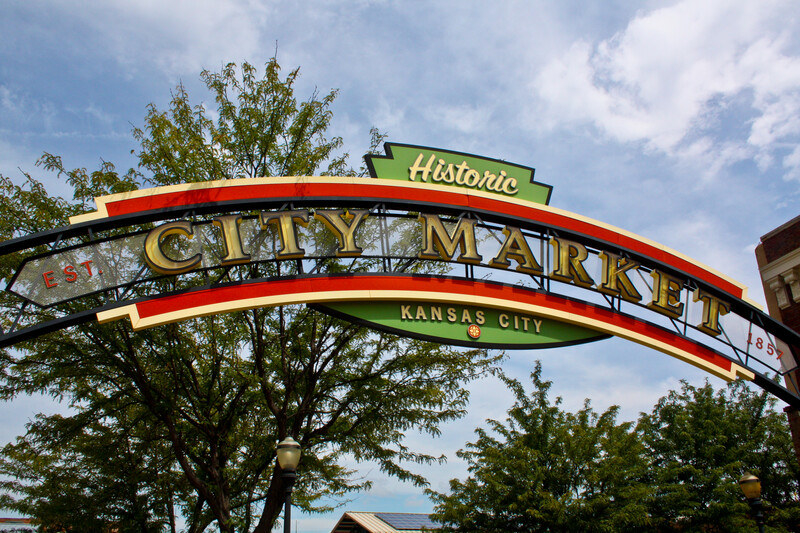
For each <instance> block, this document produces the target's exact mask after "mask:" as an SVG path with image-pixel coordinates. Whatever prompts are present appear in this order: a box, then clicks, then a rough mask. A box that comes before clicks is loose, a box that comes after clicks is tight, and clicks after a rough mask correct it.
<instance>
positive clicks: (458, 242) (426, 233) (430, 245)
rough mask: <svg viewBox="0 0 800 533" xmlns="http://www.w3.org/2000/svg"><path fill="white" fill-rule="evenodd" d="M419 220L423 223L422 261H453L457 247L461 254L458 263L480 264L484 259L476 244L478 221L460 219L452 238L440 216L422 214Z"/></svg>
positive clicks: (420, 256) (420, 254) (420, 255)
mask: <svg viewBox="0 0 800 533" xmlns="http://www.w3.org/2000/svg"><path fill="white" fill-rule="evenodd" d="M419 220H420V222H422V252H420V253H419V258H420V259H444V260H445V261H448V260H451V259H452V258H453V255H455V253H456V247H457V246H460V249H461V254H460V255H459V256H458V258H457V259H456V261H459V262H461V263H470V264H478V263H480V262H481V260H482V259H483V257H481V256H480V255H478V247H477V244H476V243H475V223H476V222H477V221H476V220H474V219H470V218H461V219H459V221H458V224H456V227H455V229H454V230H453V234H452V236H451V235H450V233H448V231H447V230H446V229H445V227H444V224H442V220H441V219H440V218H439V217H438V215H428V214H424V213H422V214H420V215H419Z"/></svg>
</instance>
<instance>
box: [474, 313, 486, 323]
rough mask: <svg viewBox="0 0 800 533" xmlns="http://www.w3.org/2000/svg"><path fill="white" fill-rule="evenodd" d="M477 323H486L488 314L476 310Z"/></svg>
mask: <svg viewBox="0 0 800 533" xmlns="http://www.w3.org/2000/svg"><path fill="white" fill-rule="evenodd" d="M475 323H476V324H478V325H479V326H482V325H484V324H485V323H486V315H485V314H484V312H483V311H475Z"/></svg>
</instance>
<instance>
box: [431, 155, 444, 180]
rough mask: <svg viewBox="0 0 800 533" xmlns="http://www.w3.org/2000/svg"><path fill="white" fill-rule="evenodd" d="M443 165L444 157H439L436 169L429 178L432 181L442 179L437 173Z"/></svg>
mask: <svg viewBox="0 0 800 533" xmlns="http://www.w3.org/2000/svg"><path fill="white" fill-rule="evenodd" d="M443 166H444V159H440V160H439V164H438V165H436V169H435V170H434V171H433V177H432V178H431V180H432V181H442V178H440V177H439V173H440V172H441V171H442V167H443Z"/></svg>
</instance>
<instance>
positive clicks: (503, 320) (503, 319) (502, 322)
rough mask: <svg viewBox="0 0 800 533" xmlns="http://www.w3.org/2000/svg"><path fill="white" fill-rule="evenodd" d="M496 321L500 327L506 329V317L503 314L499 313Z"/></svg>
mask: <svg viewBox="0 0 800 533" xmlns="http://www.w3.org/2000/svg"><path fill="white" fill-rule="evenodd" d="M497 321H498V322H499V323H500V327H501V328H503V329H505V328H507V327H508V324H509V322H508V315H507V314H505V313H500V316H499V317H497Z"/></svg>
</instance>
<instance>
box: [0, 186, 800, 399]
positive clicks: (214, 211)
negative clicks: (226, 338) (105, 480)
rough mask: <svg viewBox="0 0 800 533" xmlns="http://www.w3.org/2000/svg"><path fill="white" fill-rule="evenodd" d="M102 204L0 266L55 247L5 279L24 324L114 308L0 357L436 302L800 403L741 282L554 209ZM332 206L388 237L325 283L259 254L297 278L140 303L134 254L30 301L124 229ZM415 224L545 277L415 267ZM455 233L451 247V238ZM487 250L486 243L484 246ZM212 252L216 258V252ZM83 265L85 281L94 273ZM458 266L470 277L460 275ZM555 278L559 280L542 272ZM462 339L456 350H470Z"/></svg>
mask: <svg viewBox="0 0 800 533" xmlns="http://www.w3.org/2000/svg"><path fill="white" fill-rule="evenodd" d="M96 201H97V211H96V212H92V213H87V214H85V215H80V216H78V217H74V218H73V219H71V221H70V222H71V224H70V225H69V226H66V227H62V228H56V229H53V230H50V231H47V232H43V233H38V234H35V235H29V236H23V237H19V238H17V239H13V240H9V241H5V242H3V243H0V254H2V255H5V254H10V253H14V252H25V251H28V250H31V251H32V250H33V249H34V248H37V247H41V246H42V245H50V246H51V248H52V249H51V250H50V251H48V252H45V253H44V254H38V255H33V253H32V252H31V253H30V254H29V255H28V256H27V257H25V259H24V261H23V262H22V263H21V264H20V268H19V269H18V271H17V274H16V275H15V276H14V278H13V279H12V280H10V282H9V287H8V291H9V294H10V295H14V296H13V297H15V298H17V299H18V312H19V315H20V316H22V315H23V314H24V311H25V309H28V308H30V307H31V306H33V307H42V308H48V309H51V310H56V311H58V310H59V306H60V304H62V303H64V302H67V301H69V302H72V303H81V302H82V301H83V297H84V296H87V295H92V294H98V293H100V294H109V295H111V294H112V293H116V294H118V295H119V296H118V298H117V299H115V300H113V299H111V301H108V302H107V303H105V304H104V305H102V306H100V307H87V308H84V309H81V310H80V311H78V312H76V313H69V314H65V315H64V316H61V317H59V318H56V319H50V320H45V321H42V322H25V320H21V321H16V320H15V321H13V322H14V325H12V326H11V327H10V328H9V329H8V330H7V331H5V332H3V333H2V335H0V346H11V345H13V344H16V343H19V342H22V341H26V340H31V339H34V338H36V337H37V336H39V335H42V334H45V333H48V332H52V331H56V330H58V329H63V328H66V327H70V326H74V325H77V324H80V323H84V322H87V321H93V320H99V321H101V322H103V321H109V320H117V319H120V318H128V319H130V321H131V324H132V326H133V327H134V329H138V328H143V327H152V326H156V325H159V324H164V323H168V322H172V321H177V320H184V319H188V318H191V317H196V316H201V315H209V314H216V313H222V312H230V311H235V310H241V309H248V308H254V307H261V306H276V305H284V304H293V303H306V304H314V305H321V306H325V305H328V304H330V303H334V302H342V301H351V302H365V301H375V300H379V301H389V302H405V301H410V300H413V301H415V302H419V305H425V306H432V305H446V304H447V302H453V301H458V302H461V303H463V304H469V305H473V306H476V307H483V308H488V309H494V310H498V312H512V311H520V310H522V311H524V312H526V313H528V314H530V315H531V316H541V317H545V318H548V319H550V320H554V321H557V322H560V323H565V324H572V325H576V326H580V327H583V328H588V329H590V330H592V331H593V332H595V333H596V337H595V338H604V337H607V336H609V335H615V336H620V337H623V338H627V339H629V340H632V341H634V342H637V343H640V344H643V345H646V346H649V347H651V348H653V349H656V350H658V351H661V352H663V353H667V354H669V355H672V356H674V357H677V358H679V359H681V360H684V361H686V362H689V363H690V364H693V365H695V366H698V367H700V368H703V369H704V370H706V371H708V372H710V373H713V374H715V375H717V376H719V377H722V378H723V379H726V380H732V379H736V378H744V379H748V380H752V381H754V382H755V383H756V384H758V385H759V386H761V387H763V388H764V389H766V390H768V391H769V392H771V393H772V394H774V395H776V396H778V397H779V398H781V399H782V400H784V401H785V402H787V403H789V404H790V405H793V406H797V407H800V396H798V394H797V387H796V386H795V385H794V384H793V383H792V382H791V380H790V381H789V385H787V386H785V385H784V384H783V383H781V382H780V381H778V380H776V379H774V378H775V377H776V376H787V377H789V378H791V377H792V376H793V371H794V370H795V368H796V364H795V362H794V354H795V353H797V348H798V347H800V335H798V334H797V333H796V332H794V331H793V330H791V329H789V328H787V327H786V326H784V325H783V324H781V323H779V322H777V321H775V320H773V319H772V318H771V317H769V316H768V315H766V314H765V313H763V312H762V311H760V310H759V309H758V308H757V307H756V306H755V305H753V304H752V303H751V302H749V301H748V300H747V298H746V289H745V287H744V286H742V285H741V284H739V283H737V282H735V281H733V280H731V279H730V278H728V277H726V276H724V275H722V274H720V273H718V272H716V271H714V270H713V269H711V268H708V267H706V266H704V265H701V264H699V263H697V262H696V261H693V260H692V259H690V258H688V257H686V256H684V255H682V254H680V253H678V252H675V251H673V250H669V249H667V248H665V247H663V246H661V245H659V244H657V243H654V242H652V241H650V240H648V239H645V238H642V237H639V236H636V235H634V234H631V233H629V232H626V231H624V230H620V229H618V228H614V227H613V226H609V225H607V224H604V223H601V222H598V221H594V220H591V219H588V218H586V217H582V216H580V215H577V214H574V213H570V212H567V211H563V210H560V209H557V208H553V207H549V206H546V205H542V204H539V203H535V202H530V201H523V200H517V199H513V198H506V197H502V196H499V195H496V194H491V193H487V192H483V191H476V190H469V189H465V188H459V187H453V186H447V185H441V184H434V183H417V182H403V181H393V180H385V179H364V178H336V177H283V178H259V179H248V180H228V181H222V182H206V183H193V184H185V185H176V186H168V187H161V188H155V189H146V190H139V191H133V192H130V193H124V194H118V195H111V196H106V197H101V198H97V199H96ZM325 208H337V209H365V210H367V211H369V216H370V217H372V219H373V220H376V221H378V222H377V224H378V226H380V227H385V228H386V229H385V230H381V231H382V232H381V233H380V238H379V240H380V245H377V244H376V245H375V247H374V249H373V250H367V251H365V252H363V253H362V254H361V255H359V256H352V255H351V256H350V257H351V259H348V261H352V265H353V268H352V270H351V271H350V272H344V273H328V272H325V266H324V265H325V264H326V262H327V261H330V260H331V259H333V258H336V257H337V256H338V257H341V256H340V255H339V254H337V253H335V252H331V251H328V252H325V251H320V250H317V251H315V252H310V253H305V252H304V253H303V254H302V255H299V256H298V254H295V255H294V256H292V257H278V256H274V257H269V258H264V257H262V258H260V259H259V258H255V257H254V258H252V261H253V262H262V263H265V264H266V263H270V264H277V263H281V262H285V263H287V264H292V265H294V267H295V270H294V271H293V272H292V273H291V275H290V276H272V277H268V278H256V279H247V280H240V281H233V280H232V279H231V278H230V277H229V276H227V273H228V272H229V271H230V269H235V268H237V264H228V265H225V264H222V263H224V262H222V263H220V262H219V261H217V262H216V263H215V262H214V260H210V259H209V261H208V262H207V263H206V262H204V263H202V264H200V265H198V266H197V268H196V270H197V271H200V272H204V273H206V274H207V275H208V274H213V275H214V277H215V278H216V279H212V276H211V275H208V276H207V277H208V282H207V283H196V284H195V285H196V286H187V287H186V288H184V289H182V290H180V291H178V292H175V293H172V294H161V293H157V292H153V293H147V294H145V295H144V296H143V295H142V293H141V291H139V294H137V296H136V297H126V296H125V295H126V291H128V290H129V289H131V288H134V287H137V288H141V287H142V286H144V285H145V284H147V283H150V282H152V280H154V279H158V277H159V274H157V273H154V272H152V271H151V270H148V269H147V268H145V267H144V266H142V267H139V265H140V264H141V261H139V263H137V262H136V261H137V260H139V259H141V258H139V259H137V258H136V257H134V258H133V259H131V261H133V262H132V265H133V267H132V271H133V270H135V271H136V272H135V274H132V275H131V277H130V278H128V279H116V280H111V281H108V282H106V281H104V282H103V283H101V284H99V285H91V286H88V288H87V289H86V290H84V291H83V292H81V291H74V292H73V293H70V294H69V295H68V297H64V298H61V299H59V298H54V300H53V301H44V300H42V301H37V300H36V298H38V297H39V296H36V297H33V296H31V295H32V294H36V295H42V294H44V295H47V294H53V293H54V292H55V291H52V290H51V289H53V288H55V287H56V285H58V283H59V282H58V281H56V278H55V277H54V276H55V274H53V272H58V273H59V274H60V275H62V276H63V275H66V276H68V278H69V277H71V276H75V277H77V274H76V273H75V270H74V265H75V264H76V261H78V260H77V259H74V258H75V257H77V256H80V255H81V254H85V253H88V252H87V250H88V249H90V248H91V249H93V250H95V249H98V248H101V247H102V246H106V245H108V246H109V247H111V246H113V245H116V244H120V243H123V242H125V243H128V242H133V241H130V239H144V238H145V235H147V234H148V233H147V232H146V231H145V230H139V232H135V233H127V234H122V235H119V234H118V233H119V230H120V229H123V228H127V227H131V226H137V225H141V224H145V223H151V222H160V221H175V220H176V219H177V220H183V221H185V227H189V228H192V227H195V228H203V227H208V228H211V227H212V226H213V223H212V221H211V220H209V217H213V216H217V218H218V217H219V216H220V215H222V216H224V215H231V214H241V218H242V219H244V220H245V221H251V222H252V226H253V227H254V228H255V227H257V226H258V220H263V218H264V217H263V216H261V217H260V218H259V215H253V214H252V213H254V212H259V213H269V215H270V216H273V217H275V216H281V215H280V214H281V213H287V212H293V213H294V212H299V213H301V215H297V216H303V215H302V213H303V212H311V211H312V210H314V209H316V210H317V211H323V210H324V209H325ZM411 213H414V214H416V213H422V214H430V215H432V216H435V217H437V218H438V217H439V216H440V215H441V216H445V217H449V218H448V219H447V220H450V221H452V222H453V224H457V223H458V221H460V220H465V219H466V220H470V221H474V223H473V225H472V226H470V227H473V226H474V227H475V228H477V229H476V230H475V231H478V232H479V233H481V235H483V237H485V240H486V241H487V242H489V241H492V239H495V240H496V241H497V242H501V241H502V240H503V237H501V236H500V234H501V233H502V234H505V235H506V239H508V234H511V233H512V232H513V228H518V229H519V230H520V235H522V236H523V237H524V239H526V242H528V243H533V246H531V248H532V249H535V248H536V244H538V245H539V253H538V256H537V257H536V259H537V260H538V261H539V262H540V263H541V264H542V265H544V267H543V268H542V271H541V272H536V273H530V272H524V271H522V272H517V271H518V270H520V268H519V267H520V265H517V267H516V270H517V271H515V269H514V268H509V265H503V264H501V263H502V261H495V262H494V264H493V262H492V261H491V260H490V261H475V260H472V261H469V260H463V259H460V258H457V257H455V255H456V252H457V250H458V246H461V250H462V252H463V247H464V246H465V241H460V242H456V243H455V244H456V246H454V248H453V253H450V254H449V256H448V254H447V253H444V252H441V251H440V252H439V255H440V257H438V258H436V259H433V258H432V257H426V258H423V259H420V257H421V256H420V254H417V253H406V254H399V255H398V254H396V253H392V250H390V248H391V247H390V246H389V243H388V241H389V239H390V238H391V237H392V235H391V231H390V230H389V229H388V227H389V225H390V224H397V225H398V226H402V225H403V224H406V226H403V227H405V228H407V227H408V224H411V225H418V224H420V223H422V224H423V226H424V224H425V221H424V220H422V221H421V222H417V221H416V220H415V219H414V218H410V217H411V216H412V215H411ZM203 217H205V218H203ZM290 222H291V220H290ZM238 223H239V222H238V221H237V224H238ZM237 227H238V226H237ZM295 229H297V228H295ZM112 230H113V231H114V232H116V233H115V235H114V236H113V237H112V236H110V235H105V233H106V232H111V231H112ZM197 231H200V229H198V230H197ZM208 231H211V230H210V229H209V230H208ZM204 235H210V233H207V234H204ZM447 235H448V236H451V237H453V239H455V237H454V236H453V234H447ZM125 239H129V240H127V241H126V240H125ZM198 240H199V239H198ZM478 241H480V242H484V241H481V238H480V236H479V238H478ZM136 242H137V243H138V242H139V241H136ZM506 242H508V241H507V240H506ZM565 243H570V244H569V245H570V246H572V244H574V245H575V249H578V248H584V249H585V250H587V254H588V256H589V259H586V261H587V264H588V263H590V262H591V261H595V262H599V259H597V258H598V257H608V256H609V255H613V256H616V257H620V258H624V259H625V260H627V261H631V262H635V263H636V264H637V265H638V271H639V276H640V279H637V280H635V284H636V286H637V287H639V288H640V289H641V290H640V292H643V293H644V292H645V291H646V290H648V289H649V290H650V291H651V292H652V293H653V294H654V296H653V299H654V300H655V298H656V296H655V293H656V292H657V290H656V289H657V287H656V283H657V280H658V279H659V278H658V277H657V276H656V274H658V275H659V276H664V277H666V278H669V279H673V280H680V283H679V285H680V286H679V287H673V289H674V290H673V293H674V294H675V295H678V296H677V298H678V299H677V300H673V301H672V302H671V306H672V307H674V308H675V309H677V308H678V304H680V307H681V308H683V307H684V306H685V308H686V312H685V313H683V314H681V315H679V316H670V315H668V314H665V313H664V312H663V308H662V309H660V310H659V309H657V308H655V310H654V306H653V305H652V302H651V303H650V304H646V303H641V302H637V301H632V300H631V298H625V297H624V295H623V294H616V295H615V294H613V293H611V294H610V293H609V292H608V291H606V292H603V291H598V290H597V287H595V286H588V284H587V283H585V282H583V283H582V282H581V279H580V278H579V276H578V277H575V276H574V277H573V278H572V279H568V278H566V279H565V278H564V276H563V275H562V276H560V277H559V276H558V275H554V274H557V270H558V269H557V268H556V267H557V265H556V262H557V261H558V259H557V255H558V253H557V252H558V246H562V247H563V246H567V244H565ZM440 244H441V243H440ZM494 247H495V248H494V249H491V251H490V253H492V254H496V253H497V252H496V248H497V245H496V244H495V245H494ZM211 248H213V246H212V247H211ZM440 248H441V246H440ZM551 248H552V251H551ZM514 250H515V252H514V253H511V254H510V256H511V257H512V258H517V259H515V260H516V261H517V262H519V259H518V257H520V256H521V255H523V254H522V253H521V252H520V251H519V250H518V247H517V248H514ZM481 252H483V250H481ZM484 253H486V252H484ZM203 254H205V256H209V257H211V256H212V255H213V253H212V251H210V249H206V250H205V251H204V252H203ZM603 254H605V256H604V255H603ZM139 255H141V251H140V252H139ZM218 255H220V254H218ZM462 255H463V254H462ZM534 255H536V254H534ZM487 257H488V256H487ZM497 257H499V256H495V259H496V258H497ZM65 258H69V260H67V259H65ZM421 260H435V261H438V262H440V263H442V264H443V265H446V267H445V268H446V271H445V272H442V273H441V274H439V275H430V274H415V273H413V272H412V271H411V269H410V268H409V265H412V264H414V263H415V262H419V261H421ZM570 260H571V259H570ZM59 261H60V262H61V263H59ZM204 261H205V259H204ZM89 262H90V263H91V261H89ZM239 263H242V262H241V261H240V262H239ZM46 264H60V265H63V264H67V267H64V268H63V274H62V273H61V272H60V271H59V270H58V267H52V268H51V269H50V270H46V271H44V272H43V274H44V275H43V277H41V279H40V280H39V281H38V283H39V284H40V285H41V283H44V287H45V288H44V289H43V288H42V287H41V286H39V287H38V288H35V289H33V288H31V287H33V286H34V285H35V284H36V275H28V274H25V272H27V270H26V268H27V269H28V270H31V269H33V271H34V274H35V273H36V272H37V271H36V268H39V271H41V269H42V268H44V267H41V265H46ZM69 266H73V270H71V271H69V270H67V268H68V267H69ZM46 268H50V267H46ZM86 268H87V269H89V271H90V272H91V269H90V265H87V267H86ZM462 269H463V274H459V272H461V271H462ZM548 269H550V270H551V271H550V272H547V270H548ZM476 271H479V274H480V273H484V277H485V276H492V279H490V280H483V279H481V276H480V275H478V274H476ZM486 272H488V273H489V274H485V273H486ZM40 273H41V272H40ZM98 273H99V274H98ZM48 274H50V277H48ZM162 274H163V273H162ZM643 274H647V275H651V276H653V280H654V281H652V282H650V284H649V285H648V283H647V281H646V276H645V275H643ZM95 275H96V277H95V280H96V279H99V278H100V277H103V276H105V277H106V278H107V277H109V276H108V274H105V275H104V274H103V272H102V271H101V270H98V271H96V273H95ZM25 276H27V277H25ZM23 278H24V279H23ZM104 279H105V278H104ZM67 281H69V279H68V280H67ZM61 285H62V286H66V283H65V282H64V281H61ZM597 285H598V286H599V283H598V284H597ZM76 286H77V285H76ZM26 290H27V291H29V292H26ZM30 291H33V292H30ZM48 291H49V292H48ZM120 291H121V292H120ZM134 292H135V291H134ZM698 294H704V295H707V296H706V299H705V300H702V301H700V302H695V303H692V300H691V296H692V295H695V296H696V295H698ZM709 302H718V303H719V302H722V303H721V304H720V305H724V306H725V309H727V310H728V312H727V313H724V314H725V316H721V314H720V316H718V317H717V319H718V322H719V325H718V326H719V332H718V333H716V334H709V333H708V331H707V330H708V329H709V328H708V327H706V328H705V330H706V331H704V330H703V329H704V328H703V327H698V325H701V326H702V324H703V323H704V322H703V320H705V318H703V319H702V320H700V321H698V319H697V318H696V317H692V316H690V315H691V312H692V309H694V310H695V311H694V312H695V314H696V313H702V312H705V311H708V308H709V306H710V304H709ZM692 306H694V307H693V308H692ZM72 307H74V306H72ZM655 307H657V306H655ZM712 307H713V306H712ZM712 311H713V309H712ZM717 311H719V309H717ZM673 315H674V313H673ZM376 327H380V325H377V326H376ZM386 329H390V330H391V328H386ZM761 337H763V340H762V342H761V345H762V346H769V347H771V349H772V350H773V351H774V352H775V353H777V352H781V353H782V357H781V359H779V360H777V359H775V360H774V361H773V360H771V359H774V358H772V357H770V356H773V355H774V353H769V351H768V349H763V350H759V349H758V348H757V346H756V341H755V340H754V339H756V338H758V339H761ZM469 342H470V341H465V342H464V343H463V344H466V345H470V344H469ZM545 345H546V344H545Z"/></svg>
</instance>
